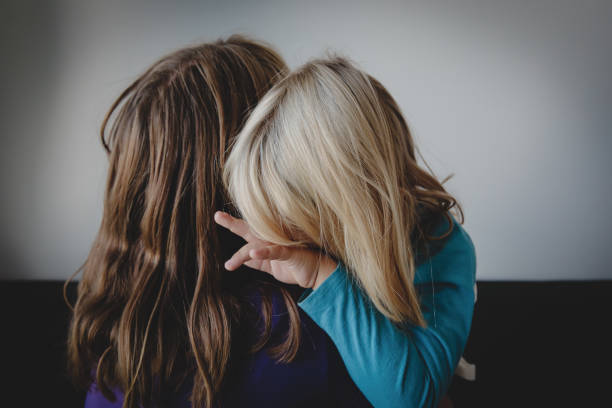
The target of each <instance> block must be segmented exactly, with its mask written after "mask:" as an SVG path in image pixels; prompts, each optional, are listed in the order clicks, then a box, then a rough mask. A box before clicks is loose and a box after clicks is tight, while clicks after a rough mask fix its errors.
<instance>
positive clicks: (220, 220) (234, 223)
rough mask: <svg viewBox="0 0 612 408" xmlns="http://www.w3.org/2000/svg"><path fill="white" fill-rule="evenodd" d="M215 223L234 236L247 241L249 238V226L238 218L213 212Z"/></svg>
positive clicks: (221, 212)
mask: <svg viewBox="0 0 612 408" xmlns="http://www.w3.org/2000/svg"><path fill="white" fill-rule="evenodd" d="M214 218H215V222H216V223H217V224H219V225H221V226H222V227H224V228H227V229H228V230H230V231H232V232H233V233H234V234H236V235H239V236H241V237H242V238H244V239H245V240H247V241H248V239H247V237H249V225H248V224H247V223H246V222H245V221H244V220H241V219H239V218H234V217H232V216H231V215H230V214H228V213H226V212H223V211H217V212H215V216H214Z"/></svg>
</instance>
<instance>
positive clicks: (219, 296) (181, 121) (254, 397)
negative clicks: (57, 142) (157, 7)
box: [67, 37, 369, 408]
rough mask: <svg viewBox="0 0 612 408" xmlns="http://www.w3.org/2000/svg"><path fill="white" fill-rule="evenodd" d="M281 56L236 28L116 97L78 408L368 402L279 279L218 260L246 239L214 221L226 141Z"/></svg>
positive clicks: (79, 321)
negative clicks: (82, 407)
mask: <svg viewBox="0 0 612 408" xmlns="http://www.w3.org/2000/svg"><path fill="white" fill-rule="evenodd" d="M286 70H287V67H286V65H285V63H284V61H283V60H282V59H281V58H280V57H279V56H278V54H276V53H275V52H274V51H272V50H271V49H270V48H268V47H267V46H265V45H262V44H260V43H256V42H253V41H251V40H248V39H245V38H242V37H231V38H229V39H228V40H227V41H217V42H215V43H210V44H202V45H199V46H195V47H190V48H185V49H181V50H179V51H177V52H174V53H172V54H170V55H168V56H166V57H164V58H162V59H161V60H159V61H158V62H157V63H155V64H153V65H152V66H151V67H150V68H149V69H148V70H147V71H146V72H145V73H144V74H142V75H141V76H140V77H139V78H138V79H136V80H135V81H134V82H133V83H132V84H131V85H130V86H129V87H128V88H127V89H126V90H125V91H124V92H123V93H122V94H121V95H120V96H119V98H118V99H117V100H116V101H115V102H114V104H113V105H112V107H111V109H110V111H109V112H108V114H107V116H106V118H105V120H104V122H103V125H102V131H101V138H102V144H103V145H104V148H105V149H106V151H107V153H108V158H109V171H108V179H107V185H106V191H105V197H104V213H103V217H102V221H101V225H100V229H99V231H98V234H97V236H96V238H95V241H94V243H93V245H92V248H91V251H90V253H89V256H88V257H87V260H86V261H85V263H84V265H83V266H82V267H81V268H80V270H82V271H83V277H82V279H81V281H80V283H79V285H78V298H77V301H76V304H75V305H74V308H73V312H74V313H73V318H72V321H71V324H70V329H69V337H68V359H69V366H70V370H71V373H72V375H73V377H74V378H75V379H76V382H77V383H78V384H80V385H81V386H82V387H89V392H88V394H87V400H86V407H108V406H123V407H130V408H131V407H136V406H144V407H151V406H164V407H175V406H190V405H193V406H206V407H210V406H244V405H254V406H258V405H263V404H265V405H266V406H315V405H318V406H343V405H347V406H348V405H351V406H353V407H356V406H367V405H369V404H368V403H367V401H366V400H365V399H364V398H363V396H362V395H361V393H360V392H359V390H358V389H357V388H356V387H355V385H354V384H353V383H352V381H351V380H350V378H349V376H348V374H347V372H346V369H345V368H344V365H343V364H342V361H341V359H340V357H339V355H338V353H337V351H336V349H335V348H334V346H333V344H332V343H331V340H330V339H329V338H328V337H327V336H326V334H325V333H324V332H323V331H322V330H321V329H319V328H318V327H317V326H316V325H315V324H314V323H313V322H312V320H310V318H308V316H307V315H305V314H304V313H303V312H302V311H300V310H299V309H298V308H297V306H296V302H295V298H294V296H295V294H292V293H291V292H290V291H289V289H288V286H286V285H283V284H280V283H278V282H276V281H274V280H273V279H271V278H269V277H268V276H267V275H266V274H263V273H261V272H257V271H253V270H248V269H246V268H245V271H244V273H228V272H227V271H225V270H224V268H223V262H224V260H225V259H227V258H228V257H229V256H230V255H231V254H232V253H234V252H235V251H236V250H237V249H238V248H240V246H241V245H242V244H243V241H242V240H241V239H239V238H237V237H235V236H233V235H232V234H230V233H228V232H227V231H225V230H224V229H223V228H220V227H218V226H217V225H216V224H215V223H214V221H213V213H214V212H215V211H218V210H226V211H232V208H231V207H227V206H226V203H228V201H229V199H228V195H227V193H226V190H225V188H224V187H223V184H222V179H221V174H222V170H223V168H224V165H225V162H226V156H227V152H228V150H229V147H230V146H231V145H232V144H233V139H234V137H235V135H236V134H237V133H238V130H239V129H240V128H241V126H242V125H243V122H244V120H245V117H246V115H247V113H248V111H249V109H251V108H252V107H254V106H255V105H256V103H257V102H258V100H259V99H260V98H261V97H262V96H263V95H264V94H265V92H266V91H267V90H268V89H269V88H270V87H271V86H272V85H273V84H274V82H275V81H277V80H278V79H279V78H281V77H282V76H283V75H285V74H286ZM77 273H78V271H77ZM71 279H72V278H71ZM69 281H70V280H69ZM69 281H68V282H69ZM68 282H67V283H68ZM277 362H280V363H283V364H277ZM113 400H114V401H115V402H114V403H113V402H112V401H113Z"/></svg>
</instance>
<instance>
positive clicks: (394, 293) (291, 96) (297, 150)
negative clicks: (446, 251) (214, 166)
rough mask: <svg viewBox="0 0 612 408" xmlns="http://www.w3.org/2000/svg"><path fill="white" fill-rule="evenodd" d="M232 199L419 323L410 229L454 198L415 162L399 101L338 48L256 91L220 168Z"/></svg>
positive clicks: (268, 233)
mask: <svg viewBox="0 0 612 408" xmlns="http://www.w3.org/2000/svg"><path fill="white" fill-rule="evenodd" d="M225 171H226V173H225V176H226V182H227V185H228V186H229V190H230V194H231V196H232V197H233V199H234V204H235V205H236V206H237V207H238V208H239V210H240V212H241V213H242V216H243V217H244V219H245V220H246V221H247V222H248V223H249V224H250V226H251V228H252V229H253V230H254V232H255V233H256V234H258V235H259V236H260V237H261V238H263V239H265V240H268V241H271V242H274V243H277V244H283V245H296V244H298V245H300V244H301V245H308V246H316V247H320V248H322V249H323V250H324V251H326V252H328V253H329V254H330V255H332V256H335V257H337V258H339V259H340V260H342V261H343V262H344V263H346V264H347V266H348V267H349V270H350V271H351V272H352V273H353V274H354V276H355V277H356V278H357V281H358V282H359V283H360V284H361V285H362V287H363V288H364V290H365V291H366V292H367V294H368V295H369V297H370V298H371V299H372V301H373V302H374V304H375V305H376V307H377V308H378V309H379V310H380V311H381V312H383V313H384V314H385V315H387V316H388V317H389V318H391V319H392V320H395V321H404V320H410V321H412V322H414V323H416V324H421V325H422V324H424V320H423V317H422V314H421V311H420V308H419V304H418V301H417V297H416V296H415V291H414V285H413V279H414V250H413V245H412V244H411V236H418V235H419V234H420V232H421V231H420V227H421V226H422V224H421V223H420V222H421V221H422V218H423V217H421V216H420V214H422V213H423V212H422V209H426V210H427V211H428V214H430V215H432V214H433V215H436V214H437V215H440V214H442V213H446V211H447V210H448V209H449V208H450V207H452V206H453V205H454V204H455V202H454V199H453V198H452V197H451V196H449V195H448V194H447V193H446V192H445V191H444V188H443V187H442V186H441V184H440V183H439V182H438V181H437V180H436V179H435V178H434V177H432V176H431V175H430V174H429V173H427V172H426V171H424V170H423V169H421V168H420V167H419V165H418V164H417V161H416V157H415V147H414V145H413V140H412V138H411V135H410V132H409V131H408V127H407V125H406V122H405V121H404V118H403V117H402V115H401V112H400V110H399V107H398V105H397V104H396V102H395V101H394V100H393V98H392V97H391V95H390V94H389V93H388V92H387V90H386V89H385V88H384V87H383V86H382V85H381V84H380V83H379V82H378V81H377V80H376V79H374V78H372V77H371V76H369V75H367V74H366V73H364V72H362V71H360V70H359V69H357V68H355V67H354V66H353V65H352V64H351V63H350V62H348V61H347V60H345V59H341V58H333V59H329V60H317V61H314V62H311V63H308V64H306V65H305V66H303V67H301V68H300V69H298V70H296V71H295V72H293V73H291V74H289V75H288V76H287V77H285V78H284V79H283V80H282V81H281V82H279V83H278V84H276V85H275V86H274V87H273V88H272V89H271V90H270V91H269V92H268V93H267V94H266V95H265V96H264V97H263V98H262V100H261V101H260V103H259V104H258V106H257V107H256V109H255V110H254V111H253V113H252V114H251V116H250V117H249V119H248V120H247V122H246V124H245V127H244V128H243V130H242V131H241V133H240V134H239V136H238V138H237V139H236V144H235V146H234V148H233V150H232V153H231V154H230V157H229V159H228V162H227V165H226V168H225Z"/></svg>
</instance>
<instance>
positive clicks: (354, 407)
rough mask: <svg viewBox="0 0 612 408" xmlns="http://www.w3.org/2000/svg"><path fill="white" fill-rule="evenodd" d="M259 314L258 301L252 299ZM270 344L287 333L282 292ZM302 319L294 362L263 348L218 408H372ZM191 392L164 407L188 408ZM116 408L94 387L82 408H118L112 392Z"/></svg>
mask: <svg viewBox="0 0 612 408" xmlns="http://www.w3.org/2000/svg"><path fill="white" fill-rule="evenodd" d="M250 297H251V299H253V301H254V302H253V303H255V305H256V309H257V310H260V308H259V306H260V300H259V298H258V296H257V295H254V296H250ZM271 300H272V336H271V340H272V341H271V344H278V343H279V340H282V338H283V336H284V335H285V334H286V333H287V328H288V318H287V309H286V306H285V303H284V301H283V299H282V295H281V294H280V292H279V291H278V290H277V289H275V290H274V291H273V293H272V299H271ZM298 310H299V313H300V318H301V334H302V336H301V344H300V347H299V350H298V354H297V356H296V358H295V359H294V360H293V361H292V362H290V363H288V364H283V363H277V362H276V361H275V360H274V359H273V358H271V357H270V356H269V355H268V354H267V352H266V348H264V349H262V350H260V351H258V352H257V353H254V354H251V355H248V357H247V358H245V359H243V360H242V361H241V362H240V363H238V364H235V365H234V368H233V369H232V371H231V372H230V373H228V377H227V378H226V379H225V381H226V384H227V385H226V386H225V388H224V389H223V390H222V391H221V393H220V394H218V395H217V400H218V406H219V407H249V406H252V407H260V406H262V407H267V408H268V407H270V408H271V407H317V408H321V407H351V408H359V407H371V404H370V403H369V402H368V401H367V399H366V398H365V397H364V396H363V394H362V393H361V391H359V389H358V388H357V387H356V386H355V384H354V383H353V381H352V380H351V378H350V376H349V374H348V372H347V370H346V368H345V366H344V363H343V361H342V359H341V357H340V355H339V353H338V350H337V349H336V347H335V346H334V344H333V342H332V341H331V339H330V338H329V336H328V335H327V334H326V333H325V332H324V331H323V330H322V329H321V328H320V327H319V326H317V324H316V323H314V322H313V320H312V319H311V318H310V317H309V316H308V315H307V314H306V313H304V312H303V311H302V310H301V309H300V308H298ZM191 389H192V383H191V382H190V381H187V382H185V384H183V387H182V388H181V390H180V392H178V393H176V394H175V395H166V396H164V397H163V398H164V401H163V406H164V407H172V408H178V407H181V408H182V407H185V408H187V407H191V404H190V402H189V400H188V397H189V394H190V392H191ZM114 392H115V396H116V397H117V399H116V401H115V402H111V401H109V400H107V399H106V398H105V397H104V396H103V395H102V393H101V392H100V391H99V389H98V388H97V386H96V383H95V382H94V383H92V385H91V387H90V389H89V391H88V393H87V396H86V399H85V408H114V407H117V408H121V404H122V403H123V393H122V392H121V391H120V390H118V389H115V390H114Z"/></svg>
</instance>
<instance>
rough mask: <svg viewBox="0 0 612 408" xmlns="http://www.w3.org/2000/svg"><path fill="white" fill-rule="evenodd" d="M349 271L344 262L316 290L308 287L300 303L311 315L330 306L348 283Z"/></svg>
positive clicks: (339, 263)
mask: <svg viewBox="0 0 612 408" xmlns="http://www.w3.org/2000/svg"><path fill="white" fill-rule="evenodd" d="M347 283H348V281H347V272H346V269H344V265H342V262H338V266H336V269H334V271H333V272H332V273H331V275H329V277H328V278H327V279H325V281H323V283H322V284H321V285H319V287H318V288H317V289H316V290H312V289H306V290H305V291H304V292H302V295H301V296H300V298H299V299H298V305H299V306H300V307H301V308H302V309H303V310H304V311H305V312H306V313H308V314H309V315H310V314H311V313H312V312H316V311H321V310H324V309H327V308H328V307H330V306H331V305H332V303H333V299H335V298H336V297H337V295H338V291H339V290H343V288H344V287H345V286H346V285H347Z"/></svg>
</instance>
